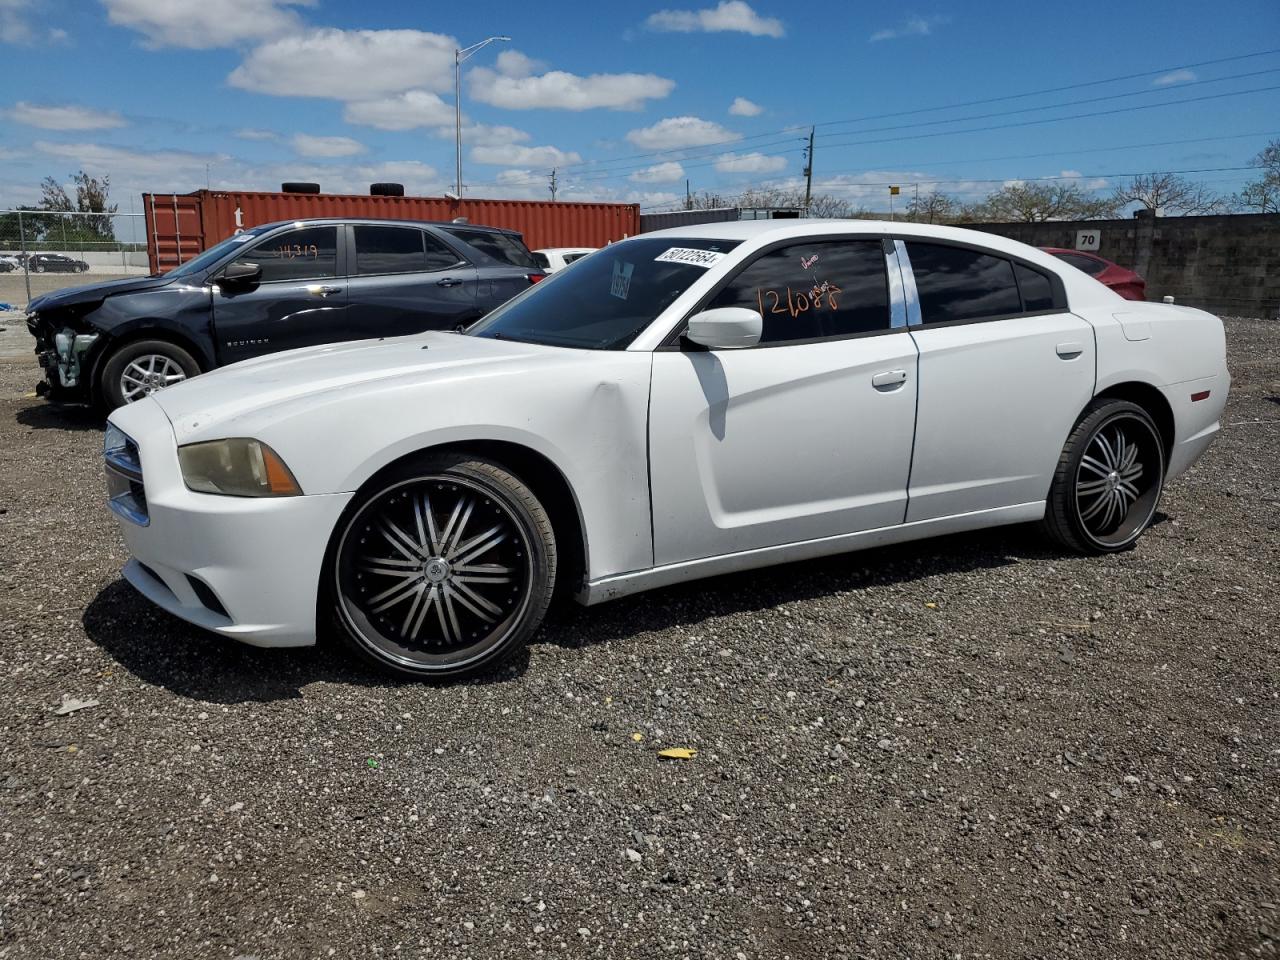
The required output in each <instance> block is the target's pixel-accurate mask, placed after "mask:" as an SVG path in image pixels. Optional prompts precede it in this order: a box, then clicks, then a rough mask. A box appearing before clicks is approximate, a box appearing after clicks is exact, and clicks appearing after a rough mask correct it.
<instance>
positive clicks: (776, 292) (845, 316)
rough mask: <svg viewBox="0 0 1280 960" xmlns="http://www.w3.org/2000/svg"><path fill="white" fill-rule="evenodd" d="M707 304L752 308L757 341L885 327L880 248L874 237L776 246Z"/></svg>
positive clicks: (886, 295)
mask: <svg viewBox="0 0 1280 960" xmlns="http://www.w3.org/2000/svg"><path fill="white" fill-rule="evenodd" d="M707 306H708V308H711V307H748V308H750V309H752V310H758V311H759V312H760V315H761V316H762V317H763V318H764V331H763V333H762V334H761V336H760V342H761V343H783V342H786V341H788V340H816V339H819V338H822V337H846V336H850V335H852V334H856V333H869V332H871V331H875V330H887V329H889V288H888V281H887V279H886V276H885V266H884V250H883V248H882V247H881V245H880V241H879V240H839V241H831V242H827V243H798V244H794V245H792V246H787V247H781V248H779V249H777V250H773V251H771V252H769V253H766V254H764V255H763V256H761V257H760V258H758V259H757V260H754V261H753V262H752V263H751V264H750V265H749V266H748V267H747V268H746V269H745V270H743V271H742V272H741V273H740V274H738V276H736V277H735V278H734V279H733V280H732V281H731V282H730V284H729V286H727V287H725V288H724V289H723V290H721V291H720V292H719V293H718V294H716V296H715V298H714V299H713V300H712V301H711V303H709V304H707Z"/></svg>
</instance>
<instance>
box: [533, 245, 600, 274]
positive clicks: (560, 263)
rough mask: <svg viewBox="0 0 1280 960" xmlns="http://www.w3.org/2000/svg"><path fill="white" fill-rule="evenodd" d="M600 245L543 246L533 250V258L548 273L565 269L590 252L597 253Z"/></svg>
mask: <svg viewBox="0 0 1280 960" xmlns="http://www.w3.org/2000/svg"><path fill="white" fill-rule="evenodd" d="M597 249H599V248H598V247H543V248H542V249H541V250H533V251H531V252H532V253H533V259H534V260H536V261H537V262H538V266H540V267H541V268H542V269H543V270H545V271H546V272H547V273H555V272H556V271H557V270H563V269H564V268H565V267H567V266H568V265H569V264H571V263H573V262H574V261H575V260H581V259H582V258H583V257H585V256H586V255H587V254H588V253H595V252H596V250H597Z"/></svg>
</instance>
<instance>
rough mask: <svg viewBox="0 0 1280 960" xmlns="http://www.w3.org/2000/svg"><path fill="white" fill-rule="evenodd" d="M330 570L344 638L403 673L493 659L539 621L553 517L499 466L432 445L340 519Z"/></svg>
mask: <svg viewBox="0 0 1280 960" xmlns="http://www.w3.org/2000/svg"><path fill="white" fill-rule="evenodd" d="M335 538H336V539H335V542H334V544H333V547H332V549H331V550H330V555H329V561H328V565H327V569H326V572H325V578H326V581H327V582H326V593H327V594H328V596H329V597H330V598H331V600H332V606H333V612H334V615H335V619H336V620H337V626H338V629H339V631H340V634H341V636H342V638H343V639H344V640H345V641H346V642H347V643H348V645H350V646H351V647H352V648H353V649H355V650H356V651H357V652H358V653H360V654H361V655H362V656H364V657H365V658H366V659H368V660H372V661H373V662H374V663H376V664H377V665H378V666H380V667H382V668H384V669H387V670H390V671H392V672H394V673H398V674H401V675H403V676H410V677H415V678H420V679H446V678H448V679H451V678H455V677H459V676H463V675H466V674H472V673H477V672H479V671H481V670H485V669H488V668H491V667H493V666H495V665H496V664H498V663H500V662H502V661H503V660H505V659H507V658H508V657H510V656H511V655H512V654H513V653H515V652H516V651H517V650H518V649H519V648H520V647H521V646H523V645H524V643H525V642H526V641H527V640H528V639H529V637H531V636H532V635H533V632H534V631H535V630H536V629H537V628H538V625H539V624H540V623H541V622H542V618H543V616H544V615H545V614H546V611H547V606H548V604H549V603H550V602H551V595H552V592H553V591H554V589H555V579H556V541H555V535H554V533H553V532H552V528H551V521H550V519H549V518H548V516H547V513H546V511H545V510H544V509H543V507H542V505H541V504H540V503H539V502H538V500H537V498H536V497H535V496H534V494H533V492H532V491H531V490H529V488H528V487H526V486H525V485H524V483H522V482H521V481H520V480H519V479H518V478H517V477H515V476H513V475H512V474H511V473H509V472H507V470H506V469H504V468H503V467H502V466H500V465H498V464H496V463H491V462H488V461H486V460H480V459H475V458H472V457H468V456H465V455H461V454H431V455H425V456H422V457H419V458H417V459H415V460H413V461H410V462H408V463H407V464H405V465H404V466H402V467H399V468H396V469H394V470H393V471H391V472H389V473H388V474H387V475H385V476H384V477H382V478H380V479H378V480H377V481H375V482H374V484H373V485H372V487H371V488H370V489H369V490H367V491H365V492H363V493H362V494H361V495H360V496H359V497H358V498H357V499H356V500H355V501H353V504H352V507H351V508H349V509H348V511H347V513H346V514H345V515H344V517H343V519H342V521H340V522H339V525H338V529H337V532H336V534H335Z"/></svg>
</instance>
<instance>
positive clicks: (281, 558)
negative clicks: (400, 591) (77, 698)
mask: <svg viewBox="0 0 1280 960" xmlns="http://www.w3.org/2000/svg"><path fill="white" fill-rule="evenodd" d="M112 422H113V423H115V424H116V425H117V426H118V427H119V428H120V429H121V430H124V431H125V432H126V433H127V434H129V436H130V437H132V438H133V439H134V441H135V442H136V443H137V445H138V451H139V456H140V460H141V466H142V476H143V483H144V486H145V489H146V509H147V515H148V516H147V521H148V522H147V524H146V526H142V525H140V524H139V523H136V522H134V521H132V520H130V519H128V518H126V517H122V516H119V515H117V519H118V522H119V525H120V531H121V533H122V534H123V536H124V539H125V543H126V544H127V545H128V548H129V553H130V555H131V557H132V559H131V560H130V561H129V562H128V563H127V564H126V565H125V568H124V577H125V579H126V580H128V581H129V583H131V584H132V585H133V586H134V587H135V588H137V590H138V591H139V592H140V593H142V595H143V596H145V597H147V599H149V600H151V601H152V602H153V603H155V604H156V605H157V606H159V607H162V608H163V609H165V610H167V611H168V612H169V613H172V614H173V615H174V616H177V617H180V618H182V619H183V620H186V621H188V622H189V623H193V624H195V625H197V626H199V627H203V628H205V629H207V630H212V631H213V632H215V633H219V634H222V635H223V636H226V637H230V638H232V639H234V640H239V641H241V642H243V643H249V644H252V645H254V646H261V647H297V646H307V645H310V644H313V643H315V639H316V603H317V598H318V592H319V584H320V575H321V568H322V566H323V561H324V553H325V549H326V547H327V545H328V541H329V534H330V532H331V531H332V530H333V528H334V526H335V524H336V523H337V520H338V517H339V516H340V514H341V513H342V511H343V509H344V508H345V507H346V505H347V503H349V502H350V500H351V497H352V496H353V494H350V493H343V494H327V495H321V496H300V497H280V498H240V497H223V496H216V495H211V494H204V493H194V492H192V491H191V490H188V489H187V487H186V485H185V484H184V483H183V481H182V475H181V472H180V469H179V466H178V456H177V444H176V442H175V440H174V435H173V429H172V427H171V426H170V424H169V420H168V418H167V417H166V416H165V415H164V413H163V411H162V410H161V409H160V406H159V405H158V404H156V403H155V402H154V401H153V400H144V401H140V402H138V403H134V404H130V405H129V406H128V407H125V408H123V409H122V410H120V411H117V412H116V414H113V416H112Z"/></svg>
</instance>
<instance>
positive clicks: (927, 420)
mask: <svg viewBox="0 0 1280 960" xmlns="http://www.w3.org/2000/svg"><path fill="white" fill-rule="evenodd" d="M905 249H906V254H907V256H908V258H909V259H910V276H911V277H912V279H913V280H914V284H915V289H916V291H917V295H918V301H919V310H920V320H922V321H923V322H922V323H921V324H920V325H919V326H912V327H911V331H912V335H913V336H914V337H915V341H916V344H917V345H918V346H919V348H920V407H919V414H918V417H917V420H916V445H915V457H914V460H913V463H912V468H911V490H910V494H911V497H910V506H909V508H908V510H907V520H908V522H915V521H917V520H931V519H934V518H936V517H945V516H952V515H956V514H962V513H973V512H976V511H980V510H991V509H995V508H999V507H1008V506H1015V505H1018V504H1027V503H1038V502H1043V501H1044V499H1045V497H1047V496H1048V493H1049V485H1050V483H1051V482H1052V480H1053V472H1054V470H1055V469H1056V467H1057V464H1058V457H1059V455H1060V454H1061V453H1062V447H1063V444H1065V443H1066V439H1067V434H1068V433H1069V432H1070V431H1071V427H1072V425H1073V424H1074V423H1075V420H1076V418H1077V417H1078V416H1079V415H1080V411H1081V410H1083V409H1084V407H1085V405H1086V404H1087V403H1088V402H1089V399H1090V397H1092V396H1093V387H1094V366H1095V364H1094V356H1095V349H1094V338H1093V328H1092V327H1091V326H1090V325H1089V324H1088V323H1087V322H1086V321H1084V320H1082V319H1081V318H1080V317H1077V316H1076V315H1074V314H1072V313H1070V312H1068V311H1067V309H1066V303H1065V301H1064V300H1063V299H1062V296H1061V294H1060V293H1058V294H1055V293H1054V290H1053V284H1052V282H1051V280H1050V278H1049V275H1048V273H1046V272H1043V271H1041V270H1038V269H1036V268H1035V267H1034V266H1031V265H1029V264H1024V263H1021V262H1017V261H1011V260H1010V259H1007V258H1005V257H1003V256H1000V255H999V254H996V253H994V252H992V253H988V252H984V251H980V250H975V249H973V248H969V247H963V246H954V245H947V244H936V243H924V242H917V241H911V240H908V241H907V242H906V245H905Z"/></svg>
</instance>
